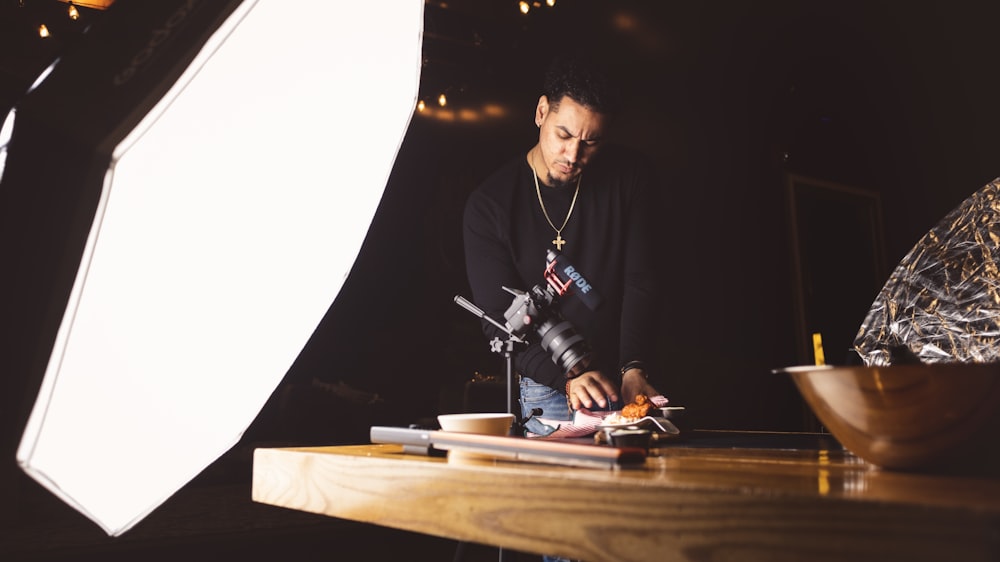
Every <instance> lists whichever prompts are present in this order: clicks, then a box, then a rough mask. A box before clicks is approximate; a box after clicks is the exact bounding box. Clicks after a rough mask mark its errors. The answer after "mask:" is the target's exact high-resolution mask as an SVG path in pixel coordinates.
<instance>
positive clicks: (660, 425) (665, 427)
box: [597, 414, 681, 435]
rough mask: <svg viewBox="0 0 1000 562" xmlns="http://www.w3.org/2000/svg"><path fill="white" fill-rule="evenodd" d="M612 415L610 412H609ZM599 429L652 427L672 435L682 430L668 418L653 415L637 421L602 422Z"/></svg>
mask: <svg viewBox="0 0 1000 562" xmlns="http://www.w3.org/2000/svg"><path fill="white" fill-rule="evenodd" d="M609 415H610V414H609ZM597 427H598V428H599V429H603V430H609V429H622V428H626V427H638V428H641V429H652V430H655V431H659V432H660V433H669V434H671V435H678V434H679V433H680V432H681V431H680V430H679V429H677V426H675V425H674V424H673V423H671V422H670V420H668V419H667V418H655V417H653V416H646V417H644V418H639V419H638V420H636V421H630V422H622V423H601V424H598V426H597Z"/></svg>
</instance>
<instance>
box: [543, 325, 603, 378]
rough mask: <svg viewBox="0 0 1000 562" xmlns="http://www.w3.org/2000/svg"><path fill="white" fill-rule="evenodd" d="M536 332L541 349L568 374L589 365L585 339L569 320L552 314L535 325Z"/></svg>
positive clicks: (582, 369) (580, 371) (576, 372)
mask: <svg viewBox="0 0 1000 562" xmlns="http://www.w3.org/2000/svg"><path fill="white" fill-rule="evenodd" d="M552 316H555V317H552ZM537 332H538V336H539V337H540V338H541V346H542V349H544V350H545V351H548V352H549V353H550V354H552V361H553V362H554V363H555V364H556V365H558V366H559V367H560V368H561V369H562V370H563V372H564V373H566V374H567V375H568V376H570V377H575V376H577V375H579V374H580V373H583V372H584V371H585V370H586V369H587V367H588V366H589V365H590V348H589V347H588V346H587V341H586V340H584V339H583V336H581V335H580V334H577V333H576V331H575V330H574V329H573V325H572V324H570V323H569V322H567V321H565V320H563V319H562V318H559V317H558V316H557V315H554V314H553V315H550V317H549V318H546V319H545V321H544V322H543V323H542V324H541V325H540V326H538V327H537Z"/></svg>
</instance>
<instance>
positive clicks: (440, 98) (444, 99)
mask: <svg viewBox="0 0 1000 562" xmlns="http://www.w3.org/2000/svg"><path fill="white" fill-rule="evenodd" d="M438 105H440V106H441V107H444V106H446V105H448V97H447V96H445V95H444V94H441V95H440V96H438Z"/></svg>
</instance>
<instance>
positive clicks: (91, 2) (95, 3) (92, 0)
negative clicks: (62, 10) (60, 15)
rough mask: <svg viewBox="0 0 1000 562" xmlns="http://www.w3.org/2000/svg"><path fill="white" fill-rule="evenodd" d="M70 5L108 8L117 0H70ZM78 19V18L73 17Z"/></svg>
mask: <svg viewBox="0 0 1000 562" xmlns="http://www.w3.org/2000/svg"><path fill="white" fill-rule="evenodd" d="M59 1H60V2H66V0H59ZM66 3H67V4H69V5H70V6H73V5H75V6H79V7H80V8H90V9H91V10H107V9H108V8H110V7H111V5H112V4H114V3H115V0H70V1H69V2H66ZM70 17H71V18H72V17H73V16H72V15H71V16H70ZM73 19H76V18H73Z"/></svg>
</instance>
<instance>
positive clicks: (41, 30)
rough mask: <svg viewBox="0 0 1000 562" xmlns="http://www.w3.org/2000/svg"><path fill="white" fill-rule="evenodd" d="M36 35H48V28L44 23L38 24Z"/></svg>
mask: <svg viewBox="0 0 1000 562" xmlns="http://www.w3.org/2000/svg"><path fill="white" fill-rule="evenodd" d="M38 36H39V37H48V36H49V28H48V27H46V26H45V24H44V23H43V24H42V25H40V26H38Z"/></svg>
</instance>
